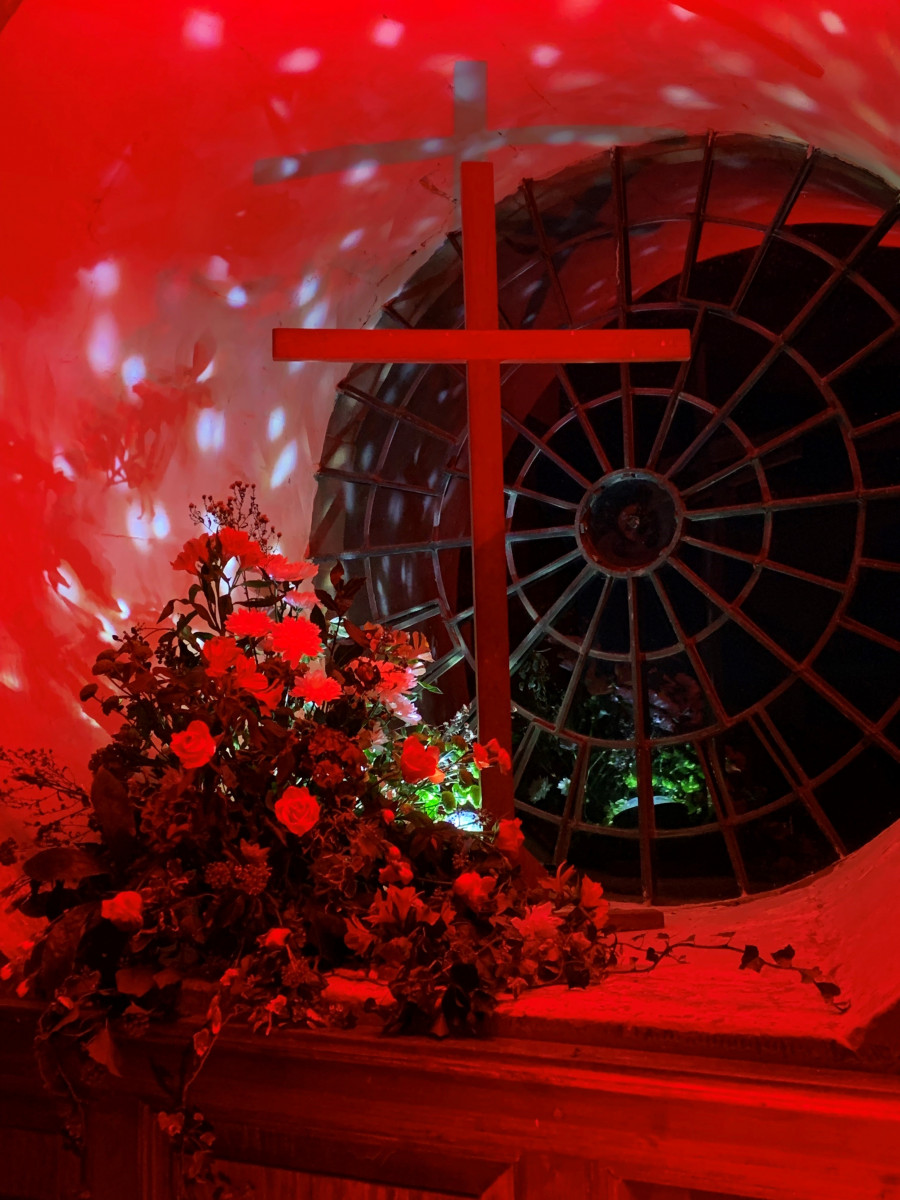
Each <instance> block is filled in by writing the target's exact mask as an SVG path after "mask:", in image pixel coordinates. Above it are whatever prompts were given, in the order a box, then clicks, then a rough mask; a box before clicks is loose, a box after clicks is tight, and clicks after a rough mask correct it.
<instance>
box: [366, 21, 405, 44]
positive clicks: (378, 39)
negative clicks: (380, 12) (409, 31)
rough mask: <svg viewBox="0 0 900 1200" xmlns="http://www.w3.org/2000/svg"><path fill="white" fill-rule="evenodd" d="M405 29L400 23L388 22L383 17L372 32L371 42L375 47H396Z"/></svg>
mask: <svg viewBox="0 0 900 1200" xmlns="http://www.w3.org/2000/svg"><path fill="white" fill-rule="evenodd" d="M405 28H406V26H405V25H403V24H401V22H400V21H390V20H388V19H387V17H385V19H384V20H383V21H379V22H378V23H377V24H376V25H375V28H374V29H373V30H372V41H373V42H374V43H375V45H376V46H396V45H397V43H398V42H399V41H400V39H401V38H402V37H403V33H404V30H405Z"/></svg>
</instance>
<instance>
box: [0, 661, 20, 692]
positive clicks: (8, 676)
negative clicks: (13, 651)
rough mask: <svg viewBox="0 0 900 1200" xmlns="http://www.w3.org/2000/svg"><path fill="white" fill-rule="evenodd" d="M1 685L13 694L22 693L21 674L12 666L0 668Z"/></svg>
mask: <svg viewBox="0 0 900 1200" xmlns="http://www.w3.org/2000/svg"><path fill="white" fill-rule="evenodd" d="M0 684H2V686H3V687H6V688H9V690H10V691H11V692H21V690H22V687H23V684H22V678H21V676H20V675H19V672H18V671H17V670H16V668H15V667H14V666H11V665H10V666H3V667H0Z"/></svg>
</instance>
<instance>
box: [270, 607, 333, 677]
mask: <svg viewBox="0 0 900 1200" xmlns="http://www.w3.org/2000/svg"><path fill="white" fill-rule="evenodd" d="M269 638H270V641H271V643H272V648H273V650H275V652H276V653H278V654H280V655H281V656H282V658H285V659H287V661H288V662H289V663H290V664H291V666H292V667H296V666H299V663H300V659H301V658H316V657H317V656H318V655H319V654H321V653H322V639H321V638H320V637H319V630H318V629H317V628H316V626H315V625H313V623H312V621H308V620H307V619H306V617H292V618H288V619H287V620H285V621H282V622H281V624H280V625H276V626H275V627H274V628H273V630H272V632H271V634H270V635H269Z"/></svg>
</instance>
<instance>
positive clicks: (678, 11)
mask: <svg viewBox="0 0 900 1200" xmlns="http://www.w3.org/2000/svg"><path fill="white" fill-rule="evenodd" d="M669 11H670V12H671V14H672V16H673V17H677V18H678V20H679V21H693V19H694V17H696V15H697V14H696V13H692V12H691V11H690V10H689V9H687V8H682V7H681V5H680V4H670V5H669Z"/></svg>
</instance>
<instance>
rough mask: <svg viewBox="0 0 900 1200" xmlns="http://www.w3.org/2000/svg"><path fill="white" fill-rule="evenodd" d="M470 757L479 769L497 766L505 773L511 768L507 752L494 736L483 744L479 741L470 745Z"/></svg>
mask: <svg viewBox="0 0 900 1200" xmlns="http://www.w3.org/2000/svg"><path fill="white" fill-rule="evenodd" d="M472 758H473V759H474V761H475V766H476V767H478V769H479V770H480V771H483V770H484V768H485V767H499V768H500V770H501V771H502V772H503V774H504V775H505V774H506V773H507V771H509V770H511V768H512V761H511V759H510V757H509V754H508V753H507V752H506V751H505V750H504V749H503V747H502V746H501V745H500V743H499V742H498V741H497V739H496V738H491V740H490V741H489V742H485V744H484V745H483V746H482V745H481V743H480V742H476V743H475V744H474V745H473V747H472Z"/></svg>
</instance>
